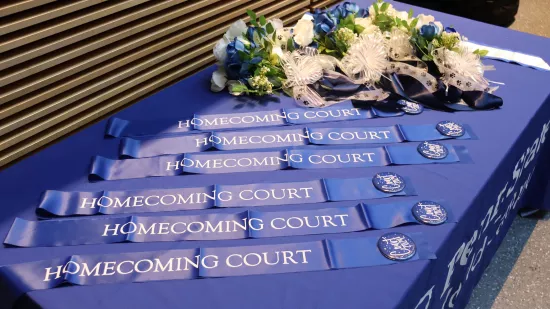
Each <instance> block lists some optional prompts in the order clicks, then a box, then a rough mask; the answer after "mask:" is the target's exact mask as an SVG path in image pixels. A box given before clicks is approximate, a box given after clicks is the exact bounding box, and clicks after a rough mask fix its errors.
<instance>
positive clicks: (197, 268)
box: [0, 233, 436, 307]
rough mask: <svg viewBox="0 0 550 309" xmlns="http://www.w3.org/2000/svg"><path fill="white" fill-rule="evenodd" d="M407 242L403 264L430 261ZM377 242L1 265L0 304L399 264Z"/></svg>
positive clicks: (425, 248)
mask: <svg viewBox="0 0 550 309" xmlns="http://www.w3.org/2000/svg"><path fill="white" fill-rule="evenodd" d="M407 236H409V237H410V238H412V240H413V241H414V242H415V244H416V253H415V254H414V256H413V257H412V258H411V259H409V260H408V261H417V260H432V259H436V256H435V253H434V252H433V251H432V250H431V248H430V246H429V244H428V243H427V242H426V240H425V239H424V237H423V235H422V233H410V234H407ZM377 241H378V238H377V237H372V236H371V237H358V238H339V239H326V240H317V241H309V242H295V243H278V244H269V245H261V246H241V247H218V248H194V249H180V250H168V251H152V252H129V253H121V254H102V255H73V256H69V257H64V258H58V259H53V260H43V261H38V262H30V263H23V264H15V265H7V266H1V267H0V282H4V283H5V284H7V285H8V286H13V287H15V288H14V289H2V290H1V291H0V299H2V302H3V305H6V306H8V307H9V306H11V305H12V304H13V303H14V302H15V301H16V300H17V299H18V298H19V297H20V296H21V295H23V294H25V293H27V292H30V291H33V290H45V289H53V288H57V287H61V286H65V285H96V284H114V283H131V282H150V281H160V280H188V279H198V278H215V277H229V276H246V275H258V274H276V273H290V272H307V271H327V270H331V269H345V268H355V267H369V266H377V265H389V264H395V263H404V262H399V261H394V260H389V259H387V258H385V257H384V256H383V255H382V254H381V253H380V252H379V250H378V248H377ZM408 261H405V263H406V262H408Z"/></svg>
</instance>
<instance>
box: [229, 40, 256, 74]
mask: <svg viewBox="0 0 550 309" xmlns="http://www.w3.org/2000/svg"><path fill="white" fill-rule="evenodd" d="M226 52H227V58H225V71H226V73H227V77H228V78H229V79H231V80H237V79H243V78H248V77H249V76H250V72H249V70H248V69H249V64H248V63H247V62H245V61H243V60H242V59H241V56H240V55H239V52H242V53H246V54H249V52H248V50H247V49H246V47H245V45H244V43H243V42H242V41H241V40H239V39H238V38H235V39H234V40H233V41H232V42H230V43H229V44H228V45H227V48H226Z"/></svg>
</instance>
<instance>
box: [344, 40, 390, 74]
mask: <svg viewBox="0 0 550 309" xmlns="http://www.w3.org/2000/svg"><path fill="white" fill-rule="evenodd" d="M341 65H342V69H343V70H344V71H345V72H346V74H347V75H348V76H349V77H350V78H353V79H354V80H356V81H357V82H359V83H366V82H376V81H378V80H380V76H382V74H383V72H384V70H385V68H386V67H387V65H388V55H387V52H386V47H385V46H384V38H383V37H382V35H380V34H369V35H361V36H359V38H358V39H357V40H356V41H355V43H354V44H353V45H351V46H350V48H349V49H348V52H347V54H346V56H344V58H342V60H341Z"/></svg>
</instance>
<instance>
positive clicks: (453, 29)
mask: <svg viewBox="0 0 550 309" xmlns="http://www.w3.org/2000/svg"><path fill="white" fill-rule="evenodd" d="M445 32H447V33H456V30H455V28H453V27H445Z"/></svg>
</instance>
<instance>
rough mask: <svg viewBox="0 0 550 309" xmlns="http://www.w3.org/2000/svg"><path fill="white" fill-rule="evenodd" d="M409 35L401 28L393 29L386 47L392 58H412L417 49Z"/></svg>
mask: <svg viewBox="0 0 550 309" xmlns="http://www.w3.org/2000/svg"><path fill="white" fill-rule="evenodd" d="M409 39H410V37H409V35H408V34H407V33H406V32H404V31H401V30H399V29H393V30H392V32H391V34H390V36H389V38H388V40H386V41H385V42H386V49H387V51H388V55H389V56H390V58H392V59H395V60H401V59H411V58H412V57H413V56H414V54H415V50H414V47H413V46H412V45H411V42H410V40H409Z"/></svg>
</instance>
